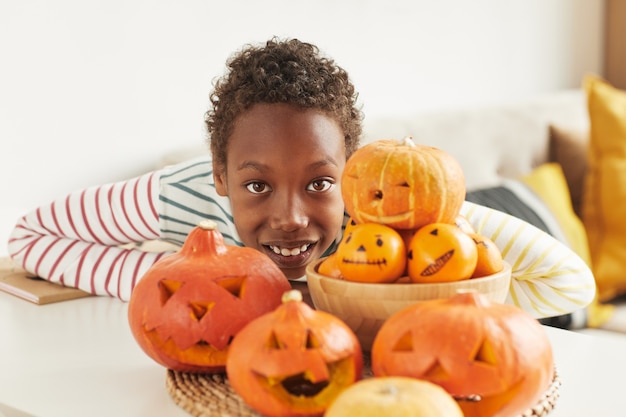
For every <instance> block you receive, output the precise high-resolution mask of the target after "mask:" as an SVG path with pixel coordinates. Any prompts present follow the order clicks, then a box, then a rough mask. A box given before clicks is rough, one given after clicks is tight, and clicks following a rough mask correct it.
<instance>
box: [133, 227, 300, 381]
mask: <svg viewBox="0 0 626 417" xmlns="http://www.w3.org/2000/svg"><path fill="white" fill-rule="evenodd" d="M216 226H217V225H216V224H215V222H213V221H203V222H202V223H200V225H199V226H197V227H195V228H194V229H193V230H192V231H191V232H190V233H189V235H188V236H187V239H186V240H185V243H184V245H183V247H182V248H181V249H180V251H179V252H177V253H174V254H171V255H168V256H166V257H164V258H162V259H161V260H160V261H158V262H157V263H155V264H154V265H153V266H152V267H151V268H150V269H149V270H148V271H147V272H146V273H145V274H144V276H143V277H142V278H141V280H140V281H139V282H138V283H137V285H136V286H135V288H134V290H133V292H132V294H131V298H130V301H129V305H128V320H129V324H130V329H131V331H132V334H133V336H134V337H135V340H136V341H137V343H138V344H139V346H140V347H141V348H142V349H143V350H144V352H145V353H146V354H147V355H148V356H150V357H151V358H152V359H154V360H155V361H156V362H158V363H159V364H161V365H163V366H165V367H167V368H169V369H173V370H177V371H187V372H217V371H224V369H225V366H226V356H227V351H228V348H229V346H230V342H231V341H232V339H233V337H234V336H235V334H237V332H238V331H239V330H240V329H241V328H243V326H244V325H246V324H247V323H248V322H250V321H251V320H252V319H254V318H256V317H258V316H260V315H262V314H264V313H267V312H269V311H272V310H273V309H274V308H276V307H277V306H278V305H280V302H281V297H282V294H283V293H284V292H285V291H287V290H288V289H290V288H291V286H290V284H289V281H288V280H287V278H286V277H285V275H284V274H283V273H282V271H281V270H280V269H279V268H278V266H277V265H276V264H274V263H273V262H272V261H271V260H270V259H269V258H268V257H267V256H266V255H263V254H262V253H260V252H258V251H256V250H254V249H252V248H245V247H238V246H231V245H226V244H225V243H224V238H223V236H222V234H221V233H220V232H219V231H218V230H217V227H216Z"/></svg>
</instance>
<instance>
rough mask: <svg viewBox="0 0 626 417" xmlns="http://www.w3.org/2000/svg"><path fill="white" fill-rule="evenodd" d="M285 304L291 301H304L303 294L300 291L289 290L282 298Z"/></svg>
mask: <svg viewBox="0 0 626 417" xmlns="http://www.w3.org/2000/svg"><path fill="white" fill-rule="evenodd" d="M281 301H282V303H283V304H285V303H287V302H289V301H302V293H301V292H300V290H289V291H285V292H284V293H283V296H282V298H281Z"/></svg>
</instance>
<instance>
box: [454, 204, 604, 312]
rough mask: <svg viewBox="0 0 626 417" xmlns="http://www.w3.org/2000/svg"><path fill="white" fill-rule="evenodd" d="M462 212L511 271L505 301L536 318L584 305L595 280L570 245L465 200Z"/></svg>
mask: <svg viewBox="0 0 626 417" xmlns="http://www.w3.org/2000/svg"><path fill="white" fill-rule="evenodd" d="M461 214H462V215H463V216H465V217H466V218H467V220H468V221H469V222H470V223H471V224H472V226H473V227H474V229H475V230H476V232H478V233H480V234H482V235H484V236H487V237H488V238H490V239H491V240H493V241H494V242H495V244H496V246H497V247H498V248H499V249H500V251H501V252H502V255H503V257H504V259H505V261H506V262H508V263H509V264H511V267H512V269H513V272H512V281H511V287H510V290H509V294H508V296H507V302H508V303H511V304H515V305H517V306H518V307H521V308H522V309H524V310H526V311H527V312H529V313H530V314H531V315H533V316H534V317H536V318H543V317H552V316H557V315H562V314H568V313H571V312H573V311H576V310H580V309H581V308H584V307H585V306H587V305H588V304H589V303H590V302H591V301H592V300H593V297H594V295H595V289H596V285H595V281H594V277H593V274H592V272H591V270H590V269H589V267H588V266H587V264H586V263H585V262H584V261H583V260H582V259H581V258H580V257H579V256H578V255H576V254H575V253H574V252H573V251H572V250H571V249H569V248H568V247H567V246H565V245H564V244H562V243H561V242H559V241H557V240H556V239H554V238H553V237H552V236H550V235H549V234H547V233H545V232H543V231H541V230H539V229H538V228H536V227H534V226H533V225H531V224H529V223H527V222H525V221H523V220H520V219H518V218H516V217H513V216H510V215H508V214H505V213H503V212H500V211H497V210H493V209H490V208H487V207H484V206H481V205H477V204H473V203H470V202H465V203H464V205H463V208H462V210H461Z"/></svg>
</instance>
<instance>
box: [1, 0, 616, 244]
mask: <svg viewBox="0 0 626 417" xmlns="http://www.w3.org/2000/svg"><path fill="white" fill-rule="evenodd" d="M603 11H604V2H603V1H602V0H473V1H467V0H439V1H433V0H316V1H298V0H266V1H244V0H221V1H212V0H143V1H140V0H101V1H95V0H49V1H46V0H19V1H13V0H0V59H1V63H0V178H2V179H1V180H0V199H1V200H0V255H5V254H6V248H5V245H4V244H3V243H2V242H5V241H6V239H7V237H8V233H9V231H10V229H11V228H12V226H13V224H14V222H15V219H16V218H17V217H18V216H19V215H21V214H23V213H25V211H27V210H30V209H33V208H35V207H36V206H37V205H40V204H43V203H46V202H48V201H49V200H51V199H53V198H56V197H61V196H62V195H64V194H65V193H67V192H70V191H72V190H76V189H79V188H82V187H86V186H89V185H94V184H100V183H103V182H109V181H116V180H120V179H124V178H127V177H130V176H134V175H137V174H140V173H143V172H145V171H147V170H149V169H151V168H152V167H154V166H155V165H156V163H157V162H158V161H159V159H160V158H161V157H162V156H163V155H165V154H166V153H168V152H170V151H172V150H175V149H177V148H180V147H187V146H191V145H196V144H198V143H202V141H203V140H204V138H205V137H204V130H203V129H204V125H203V113H204V111H205V110H206V108H207V102H208V93H209V90H210V88H211V81H212V79H213V78H214V77H216V76H218V75H221V73H222V70H223V68H224V61H225V60H226V58H227V57H228V55H229V54H230V53H231V52H232V51H234V50H236V49H239V48H240V46H241V45H242V44H244V43H247V42H259V41H264V40H266V39H268V38H269V37H271V36H272V35H278V36H281V37H284V36H289V37H298V38H300V39H302V40H306V41H310V42H313V43H316V44H318V45H319V46H320V47H321V49H322V50H323V51H325V52H326V53H327V54H328V55H330V56H332V57H333V58H335V59H336V60H337V61H338V62H339V63H340V64H341V65H342V66H344V67H345V68H346V69H347V70H348V71H349V72H350V73H351V74H352V77H353V81H354V82H355V84H356V85H357V88H358V89H359V91H360V99H361V102H362V104H363V105H364V111H365V113H366V115H367V117H370V118H372V117H376V116H377V115H384V114H392V113H398V112H402V113H408V112H415V111H418V110H432V109H439V108H447V107H463V106H472V105H483V104H491V103H497V102H501V101H511V100H518V99H524V98H528V97H532V96H535V95H539V94H544V93H549V92H552V91H556V90H560V89H566V88H575V87H578V86H579V84H580V81H581V79H582V76H583V74H585V73H587V72H595V73H598V74H601V73H602V66H601V63H602V60H603V54H602V33H603V26H602V25H603Z"/></svg>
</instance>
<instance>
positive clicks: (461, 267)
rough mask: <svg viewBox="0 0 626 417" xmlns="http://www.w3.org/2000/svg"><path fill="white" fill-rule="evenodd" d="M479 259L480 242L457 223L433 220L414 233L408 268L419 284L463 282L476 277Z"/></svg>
mask: <svg viewBox="0 0 626 417" xmlns="http://www.w3.org/2000/svg"><path fill="white" fill-rule="evenodd" d="M477 261H478V250H477V248H476V244H475V243H474V240H472V238H471V237H470V236H469V235H468V234H467V233H465V232H463V231H462V230H461V229H460V228H459V227H457V226H456V225H454V224H448V223H433V224H429V225H426V226H423V227H422V228H420V229H419V230H418V231H417V232H416V233H415V234H414V235H413V238H412V239H411V242H410V243H409V247H408V254H407V263H408V265H407V270H408V273H409V277H410V278H411V281H413V282H417V283H425V282H450V281H460V280H462V279H468V278H470V277H471V276H472V273H473V272H474V270H475V268H476V262H477Z"/></svg>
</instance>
